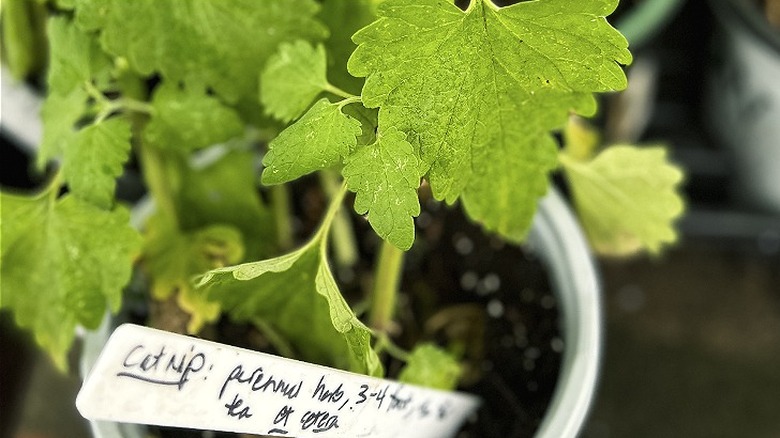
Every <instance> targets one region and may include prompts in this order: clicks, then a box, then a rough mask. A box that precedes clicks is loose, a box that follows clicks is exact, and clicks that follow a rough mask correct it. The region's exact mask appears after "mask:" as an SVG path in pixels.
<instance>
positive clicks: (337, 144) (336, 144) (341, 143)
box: [262, 99, 362, 184]
mask: <svg viewBox="0 0 780 438" xmlns="http://www.w3.org/2000/svg"><path fill="white" fill-rule="evenodd" d="M361 132H362V131H361V128H360V122H358V121H357V120H354V119H352V118H350V117H348V116H346V115H344V113H342V112H341V108H340V106H339V105H338V104H333V103H330V102H328V100H327V99H320V100H318V101H317V103H315V104H314V105H313V106H312V107H311V108H310V109H309V111H307V112H306V114H304V115H303V117H301V118H300V119H299V120H298V121H297V122H295V123H293V124H292V125H290V126H289V127H288V128H287V129H285V130H284V131H282V132H281V133H280V134H279V136H277V137H276V138H275V139H274V140H273V141H271V143H270V144H269V145H268V153H267V154H266V155H265V157H264V158H263V164H264V165H265V169H264V170H263V175H262V182H263V184H281V183H284V182H287V181H292V180H294V179H296V178H298V177H300V176H303V175H306V174H308V173H311V172H314V171H315V170H320V169H325V168H328V167H331V166H334V165H336V164H339V163H341V160H342V158H344V157H346V156H347V155H349V154H350V153H351V151H352V149H354V148H355V145H356V144H357V140H356V138H357V137H358V136H360V135H361Z"/></svg>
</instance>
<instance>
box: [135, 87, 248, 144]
mask: <svg viewBox="0 0 780 438" xmlns="http://www.w3.org/2000/svg"><path fill="white" fill-rule="evenodd" d="M152 108H153V114H152V117H151V120H150V121H149V124H148V125H147V126H146V128H145V130H144V138H145V139H146V141H148V142H149V143H152V144H154V146H156V147H158V148H162V149H175V150H180V151H185V152H186V151H194V150H197V149H202V148H204V147H207V146H212V145H214V144H217V143H221V142H224V141H227V140H230V139H231V138H233V137H237V136H239V135H241V134H242V133H243V132H244V123H243V122H242V121H241V118H240V117H239V116H238V114H237V113H236V112H235V111H234V110H233V109H231V108H229V107H227V106H225V105H223V104H222V103H221V102H220V101H219V100H218V99H216V98H215V97H212V96H209V95H208V94H206V92H205V91H202V90H196V89H192V88H187V87H183V88H182V87H179V86H177V85H176V84H172V83H167V82H166V83H165V84H163V85H161V86H160V87H158V88H157V90H156V91H155V93H154V97H153V98H152Z"/></svg>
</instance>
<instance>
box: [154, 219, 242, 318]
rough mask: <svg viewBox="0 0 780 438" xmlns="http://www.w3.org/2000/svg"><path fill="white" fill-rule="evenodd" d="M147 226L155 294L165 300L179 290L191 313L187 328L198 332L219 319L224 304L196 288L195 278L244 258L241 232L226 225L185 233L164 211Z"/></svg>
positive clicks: (179, 299) (180, 301) (179, 298)
mask: <svg viewBox="0 0 780 438" xmlns="http://www.w3.org/2000/svg"><path fill="white" fill-rule="evenodd" d="M145 229H146V234H145V242H144V261H145V266H146V268H147V270H148V272H149V275H150V279H151V283H152V285H151V291H152V296H153V297H154V298H155V299H158V300H165V299H168V298H169V297H170V296H171V295H173V294H176V298H177V302H178V304H179V307H181V308H182V309H183V310H184V311H185V312H187V313H188V314H189V315H190V320H189V321H188V323H187V331H188V332H189V333H197V332H198V331H200V329H201V328H202V327H203V325H204V324H206V323H209V322H213V321H216V320H217V318H218V317H219V315H220V311H221V308H220V305H219V303H217V302H213V301H209V300H208V299H206V298H205V297H204V296H203V294H200V293H196V292H195V291H194V289H193V286H192V278H193V277H194V276H196V275H199V274H202V273H204V272H206V271H208V270H209V269H214V268H220V267H223V266H228V265H232V264H235V263H239V262H240V261H241V260H243V256H244V245H243V241H242V237H241V233H240V232H238V230H236V229H235V228H233V227H230V226H226V225H212V226H208V227H205V228H202V229H199V230H197V231H194V232H191V233H182V232H180V231H178V230H177V229H176V228H175V227H173V226H172V224H171V223H170V222H169V221H167V220H166V218H164V217H163V216H161V215H157V216H154V217H152V218H151V219H150V220H149V221H148V222H147V224H146V227H145Z"/></svg>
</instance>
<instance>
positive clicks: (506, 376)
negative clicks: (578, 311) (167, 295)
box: [138, 179, 564, 438]
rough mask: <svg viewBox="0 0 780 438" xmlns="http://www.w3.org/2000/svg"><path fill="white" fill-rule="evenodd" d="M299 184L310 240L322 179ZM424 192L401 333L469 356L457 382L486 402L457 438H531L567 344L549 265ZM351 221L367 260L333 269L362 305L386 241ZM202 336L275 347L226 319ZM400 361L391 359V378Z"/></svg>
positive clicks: (302, 229) (406, 343)
mask: <svg viewBox="0 0 780 438" xmlns="http://www.w3.org/2000/svg"><path fill="white" fill-rule="evenodd" d="M298 190H301V192H297V190H296V192H297V193H296V194H295V196H294V198H295V199H296V200H297V201H296V214H300V217H301V218H302V219H301V220H300V222H299V226H298V234H299V235H300V236H301V238H304V237H305V236H308V235H309V234H310V233H311V232H312V231H313V229H314V228H316V226H317V223H318V218H319V216H320V215H321V213H322V212H323V210H324V206H325V199H324V196H323V195H322V193H321V192H320V191H319V189H318V188H317V186H316V180H311V179H309V180H304V182H303V184H302V187H301V186H299V187H298ZM421 193H422V198H423V200H422V203H423V208H422V210H423V211H422V213H421V215H420V217H419V218H418V220H417V221H416V222H417V240H416V243H415V246H414V247H413V248H412V250H411V251H409V252H408V253H407V256H406V258H405V268H404V274H403V281H402V286H401V289H402V294H401V296H400V297H399V308H398V314H397V322H398V326H397V327H395V329H394V331H393V335H394V339H395V341H396V342H397V343H398V344H399V345H400V346H402V347H404V348H407V349H409V348H411V347H412V346H413V345H414V344H415V343H417V342H420V341H435V342H437V343H438V344H440V345H442V346H444V347H447V348H450V349H452V350H455V351H458V352H461V353H462V355H463V359H464V362H465V373H464V377H463V381H462V385H461V387H460V388H459V389H460V390H462V391H466V392H470V393H474V394H477V395H478V396H479V397H481V398H482V400H483V406H482V408H481V409H480V411H479V412H478V414H477V415H476V416H475V417H474V418H470V419H469V420H468V421H467V424H466V425H465V426H464V427H463V429H462V430H461V432H460V433H459V434H458V437H459V438H471V437H474V438H477V437H479V438H492V437H501V438H512V437H531V436H533V434H534V433H535V431H536V430H537V428H538V426H539V423H540V422H541V420H542V419H543V417H544V414H545V412H546V410H547V406H548V404H549V402H550V399H551V397H552V394H553V391H554V390H555V386H556V382H557V380H558V373H559V368H560V361H561V352H562V350H563V347H564V346H563V340H562V337H561V334H560V331H559V323H558V307H557V302H556V300H555V297H554V296H553V294H552V292H551V289H550V286H549V282H548V278H547V274H546V272H545V269H544V267H543V266H542V265H541V263H540V262H539V261H538V260H537V259H536V258H535V257H534V256H533V254H531V253H529V252H528V251H526V250H524V249H523V248H521V247H518V246H515V245H509V244H505V243H504V242H502V241H501V240H499V239H497V238H495V237H490V236H487V235H486V234H485V233H484V232H483V231H482V229H481V228H480V227H478V226H476V225H474V224H473V223H471V222H470V221H469V220H467V219H466V218H465V217H464V215H463V213H462V211H461V208H460V207H459V206H454V207H446V206H445V205H444V204H441V203H439V202H436V201H434V200H432V199H430V198H429V196H426V194H425V190H424V189H423V190H421ZM426 198H428V199H427V200H426ZM353 218H354V222H355V228H356V230H357V231H356V234H357V238H358V239H359V241H360V242H361V243H360V253H361V261H360V262H359V263H358V264H357V266H355V267H353V268H349V269H338V268H335V267H334V273H335V274H336V277H337V281H338V282H339V284H340V286H341V288H342V291H343V292H344V294H345V296H347V298H348V299H349V300H351V301H354V302H359V301H360V300H361V299H362V298H364V297H365V290H367V287H368V285H370V283H371V281H372V275H373V272H372V267H373V264H374V259H375V256H376V254H377V253H378V250H379V246H380V241H379V239H378V238H377V237H376V235H375V234H374V233H373V231H372V230H371V229H370V227H369V226H368V224H367V223H366V221H364V220H362V219H361V218H358V217H355V216H354V215H353ZM138 316H143V315H138ZM202 335H203V336H204V337H206V338H210V339H215V340H218V341H220V342H225V343H229V344H231V345H236V346H241V347H245V348H250V349H255V350H263V351H269V352H273V350H272V347H271V346H270V344H269V343H268V342H266V341H265V339H264V338H263V336H262V334H261V333H260V332H258V331H257V330H256V329H255V328H253V327H249V326H243V325H236V324H233V323H230V322H229V321H227V320H224V321H221V322H220V323H219V324H217V325H215V326H213V327H209V328H207V329H206V330H205V331H204V333H202ZM401 365H402V364H401V363H399V362H398V361H395V360H392V359H388V362H387V363H386V366H387V370H388V372H389V374H390V376H392V375H394V374H395V373H397V372H398V370H399V369H400V367H401ZM155 429H157V428H150V432H153V431H154V430H155ZM159 435H160V436H162V437H170V438H185V437H196V436H197V437H201V436H206V435H203V433H202V432H198V431H191V430H183V429H171V428H163V429H162V430H160V433H159ZM208 436H209V437H230V436H235V435H233V434H222V433H216V434H214V433H209V435H208Z"/></svg>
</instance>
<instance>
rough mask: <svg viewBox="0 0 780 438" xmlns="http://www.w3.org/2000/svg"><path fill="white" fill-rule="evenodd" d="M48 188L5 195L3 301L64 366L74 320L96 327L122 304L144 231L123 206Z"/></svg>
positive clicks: (0, 262) (0, 266)
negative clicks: (54, 193) (55, 195)
mask: <svg viewBox="0 0 780 438" xmlns="http://www.w3.org/2000/svg"><path fill="white" fill-rule="evenodd" d="M49 195H50V194H48V193H46V194H44V195H43V196H39V197H36V198H27V197H21V196H15V195H8V194H5V193H4V194H2V197H1V198H0V201H1V202H2V216H0V218H1V219H2V220H1V221H0V228H2V244H1V246H0V248H1V249H2V251H0V275H1V276H2V281H3V285H2V289H0V306H2V307H9V308H11V309H12V310H13V311H14V315H15V317H16V321H17V323H18V324H19V325H20V326H22V327H26V328H29V329H31V330H32V331H33V334H34V336H35V340H36V342H37V343H38V344H39V345H40V346H41V347H43V348H44V349H45V350H46V351H47V352H48V353H49V355H50V356H51V357H52V359H53V360H54V362H55V363H56V364H57V365H58V366H59V367H60V368H61V369H65V368H66V361H65V355H66V353H67V351H68V349H69V348H70V344H71V343H72V341H73V335H74V330H75V327H76V325H77V324H81V325H83V326H85V327H87V328H90V329H95V328H97V326H98V325H99V324H100V321H101V320H102V319H103V315H104V314H105V312H106V309H107V308H111V309H112V310H113V311H117V310H118V309H119V306H120V303H121V297H122V288H123V286H124V285H125V284H126V283H127V282H128V281H129V279H130V273H131V267H132V262H133V259H134V257H135V256H136V254H137V253H138V249H139V246H140V237H139V236H138V233H137V232H136V231H135V230H133V229H132V228H131V227H130V225H129V214H128V212H127V210H125V209H124V208H122V207H116V208H115V209H114V210H113V211H106V210H103V209H100V208H97V207H95V206H93V205H92V204H89V203H87V202H84V201H82V200H81V199H79V198H77V197H74V196H70V195H66V196H63V197H62V198H60V199H59V200H56V201H54V200H52V199H51V197H50V196H49Z"/></svg>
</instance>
